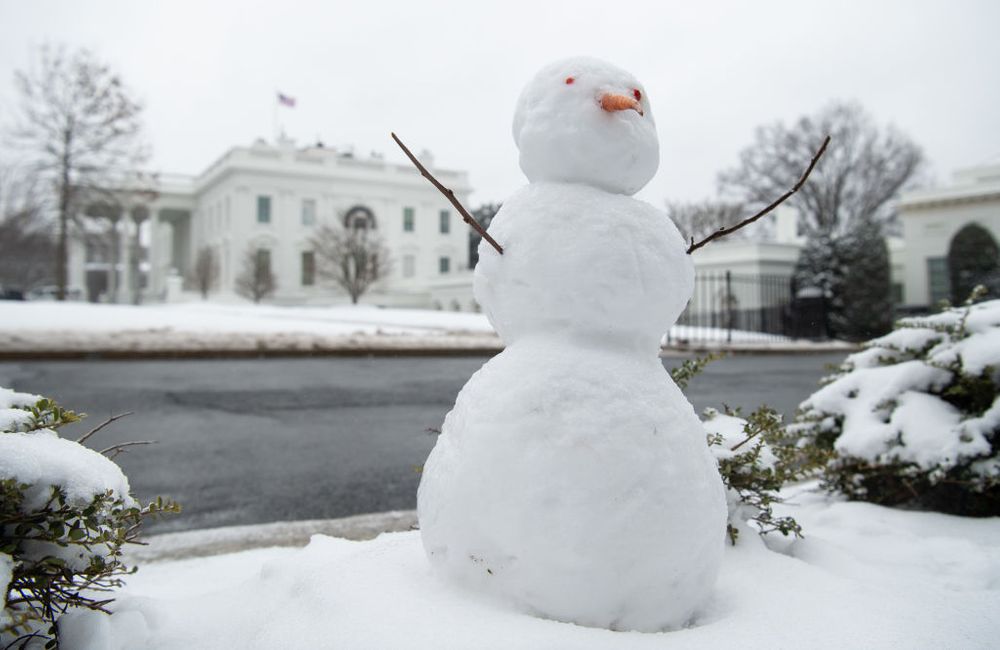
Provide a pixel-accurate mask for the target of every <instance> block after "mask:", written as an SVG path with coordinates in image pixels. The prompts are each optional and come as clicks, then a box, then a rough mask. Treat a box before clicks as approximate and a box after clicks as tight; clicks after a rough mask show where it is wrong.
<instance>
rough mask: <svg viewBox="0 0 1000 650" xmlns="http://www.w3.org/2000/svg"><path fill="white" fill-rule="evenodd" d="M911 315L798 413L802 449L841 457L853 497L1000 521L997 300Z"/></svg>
mask: <svg viewBox="0 0 1000 650" xmlns="http://www.w3.org/2000/svg"><path fill="white" fill-rule="evenodd" d="M983 293H984V292H983V290H982V289H977V290H976V291H975V292H974V293H973V296H972V297H970V299H969V300H968V301H966V304H965V305H964V306H962V307H959V308H946V309H945V310H944V311H943V312H942V313H940V314H936V315H933V316H928V317H919V318H906V319H903V320H901V321H899V322H898V323H897V326H896V329H895V331H893V332H891V333H890V334H887V335H886V336H883V337H881V338H878V339H875V340H873V341H870V342H869V343H867V344H865V346H864V349H863V350H862V351H861V352H858V353H856V354H852V355H850V356H849V357H847V359H846V361H845V362H844V363H843V365H841V367H840V368H839V370H838V371H837V372H836V374H834V375H833V376H832V377H829V378H828V379H827V381H826V384H825V385H824V386H823V387H822V388H820V389H819V390H818V391H817V392H815V393H814V394H813V395H812V396H811V397H809V398H808V399H807V400H806V401H805V402H803V404H802V405H801V406H800V409H799V415H798V417H797V422H796V423H795V424H794V425H793V427H791V430H792V432H793V433H794V434H795V435H796V436H799V437H800V438H801V445H802V448H803V449H804V450H805V451H810V450H812V451H814V452H817V453H824V452H826V453H832V454H835V455H834V456H833V457H832V458H831V459H829V460H828V461H827V463H826V464H825V468H824V478H823V484H824V486H825V487H826V488H827V489H829V490H831V491H834V492H839V493H842V494H844V495H846V496H847V497H848V498H850V499H857V500H864V501H871V502H873V503H879V504H883V505H907V506H912V507H918V508H926V509H931V510H937V511H941V512H947V513H952V514H961V515H976V516H989V515H1000V455H998V451H1000V374H998V372H997V368H998V367H1000V300H993V301H989V302H983V303H979V304H974V303H975V300H977V299H978V298H980V297H981V296H982V295H983Z"/></svg>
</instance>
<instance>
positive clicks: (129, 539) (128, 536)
mask: <svg viewBox="0 0 1000 650" xmlns="http://www.w3.org/2000/svg"><path fill="white" fill-rule="evenodd" d="M81 417H82V416H80V415H78V414H76V413H73V412H72V411H68V410H65V409H62V408H61V407H60V406H59V405H58V404H56V403H55V402H53V401H51V400H48V399H44V398H40V397H38V396H37V395H27V394H24V393H15V392H13V391H10V390H8V389H4V388H0V593H2V594H3V596H4V607H3V613H2V615H0V647H8V645H9V646H11V647H23V646H26V645H28V644H29V643H31V644H36V645H37V644H44V646H45V647H46V648H53V647H57V646H58V628H57V626H56V622H57V620H58V618H59V617H60V616H61V615H62V614H63V613H65V612H67V611H68V610H70V609H74V608H84V609H90V610H98V611H102V612H107V611H108V610H107V609H106V607H107V605H108V604H109V603H110V602H111V599H110V598H107V597H106V596H107V594H108V592H110V591H112V590H113V589H115V588H116V587H119V586H121V584H122V580H121V578H122V576H125V575H127V574H129V573H132V572H134V571H135V568H130V567H128V566H126V564H125V563H124V561H123V559H122V548H123V546H124V545H125V544H128V543H134V542H136V541H137V538H138V536H139V532H140V529H141V526H142V522H143V521H144V520H145V519H147V518H148V517H152V516H157V515H160V514H164V513H173V512H179V511H180V507H179V506H178V505H177V504H175V503H172V502H169V501H163V500H162V499H159V498H158V499H157V500H156V501H155V502H153V503H149V504H147V505H141V504H139V503H138V502H136V500H135V499H133V498H132V496H130V494H129V486H128V480H127V479H126V478H125V475H124V474H122V472H121V469H120V468H119V467H118V466H117V465H116V464H115V463H113V462H112V461H111V460H110V459H109V458H108V457H106V456H105V455H102V454H101V453H98V452H95V451H93V450H90V449H88V448H86V447H84V446H83V445H81V444H79V442H74V441H71V440H66V439H64V438H60V437H59V436H58V435H57V434H56V432H55V429H56V428H58V427H60V426H63V425H65V424H68V423H70V422H75V421H78V420H79V419H80V418H81ZM101 426H103V425H101ZM99 428H100V427H98V429H99ZM94 431H96V429H95V430H94ZM92 433H93V432H92ZM89 435H90V434H88V436H89ZM88 436H84V437H85V438H86V437H88ZM121 449H122V446H121V445H116V446H114V447H111V448H109V449H107V450H105V452H106V453H108V454H115V453H117V452H119V451H120V450H121Z"/></svg>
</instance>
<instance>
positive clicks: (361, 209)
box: [344, 205, 375, 230]
mask: <svg viewBox="0 0 1000 650" xmlns="http://www.w3.org/2000/svg"><path fill="white" fill-rule="evenodd" d="M344 227H345V228H347V229H348V230H374V229H375V213H373V212H372V211H371V210H369V209H368V208H366V207H365V206H363V205H356V206H354V207H353V208H351V209H350V210H348V211H347V213H346V214H345V215H344Z"/></svg>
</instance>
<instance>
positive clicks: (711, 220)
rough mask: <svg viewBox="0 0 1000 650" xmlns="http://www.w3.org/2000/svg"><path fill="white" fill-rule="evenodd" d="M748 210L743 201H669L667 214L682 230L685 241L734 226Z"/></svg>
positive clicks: (742, 233)
mask: <svg viewBox="0 0 1000 650" xmlns="http://www.w3.org/2000/svg"><path fill="white" fill-rule="evenodd" d="M746 212H747V209H746V206H744V205H743V204H742V203H729V202H726V201H713V200H705V201H700V202H698V203H683V202H680V201H667V214H668V215H670V219H671V220H672V221H673V222H674V225H675V226H677V229H678V230H680V231H681V235H683V236H684V241H691V240H692V239H699V240H700V239H704V238H705V237H708V236H709V235H711V234H712V233H713V232H715V231H717V230H719V229H720V228H726V227H729V226H732V225H733V224H734V223H737V222H739V221H740V219H742V218H743V216H744V214H745V213H746ZM746 232H747V231H745V230H744V231H740V233H739V234H738V235H736V236H737V237H741V236H745V235H744V233H746ZM734 234H735V233H734Z"/></svg>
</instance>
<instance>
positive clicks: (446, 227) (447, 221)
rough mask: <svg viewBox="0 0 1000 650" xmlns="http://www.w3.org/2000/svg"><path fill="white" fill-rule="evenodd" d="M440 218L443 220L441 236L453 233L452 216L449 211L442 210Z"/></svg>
mask: <svg viewBox="0 0 1000 650" xmlns="http://www.w3.org/2000/svg"><path fill="white" fill-rule="evenodd" d="M439 216H440V218H441V234H447V233H448V232H449V231H451V214H449V212H448V211H447V210H441V214H440V215H439Z"/></svg>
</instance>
